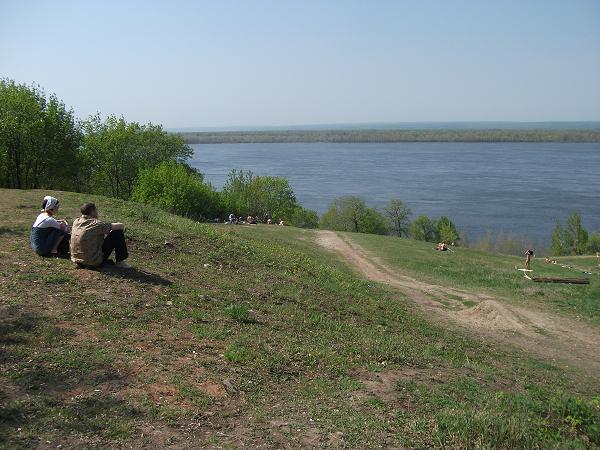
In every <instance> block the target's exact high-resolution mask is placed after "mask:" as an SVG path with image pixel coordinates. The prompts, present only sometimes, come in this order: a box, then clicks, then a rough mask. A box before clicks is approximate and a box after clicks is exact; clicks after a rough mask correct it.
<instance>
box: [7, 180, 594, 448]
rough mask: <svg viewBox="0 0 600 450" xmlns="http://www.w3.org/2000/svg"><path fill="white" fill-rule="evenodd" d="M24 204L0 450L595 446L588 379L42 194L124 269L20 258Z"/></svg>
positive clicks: (328, 285) (268, 264)
mask: <svg viewBox="0 0 600 450" xmlns="http://www.w3.org/2000/svg"><path fill="white" fill-rule="evenodd" d="M44 194H46V193H43V192H40V191H32V192H20V191H9V190H2V191H0V198H2V201H1V202H0V349H1V353H0V363H1V366H0V367H1V369H0V446H4V447H7V448H15V447H19V446H23V447H25V446H35V445H39V446H54V445H57V444H59V443H60V444H63V445H66V446H71V447H72V446H87V447H96V446H129V445H133V446H148V447H164V446H168V445H177V446H192V445H194V446H201V445H204V446H223V445H236V444H237V445H239V444H240V443H241V442H245V443H246V444H247V445H251V446H256V445H263V446H264V445H267V446H283V445H295V446H298V445H303V446H323V445H328V444H330V445H333V446H338V445H342V444H345V445H349V446H360V447H374V446H392V445H405V446H418V447H426V446H452V447H456V446H483V447H489V446H491V445H494V446H499V447H525V448H527V447H530V448H531V447H552V446H557V445H558V446H563V447H564V446H570V447H583V446H585V445H594V444H595V445H599V444H600V429H598V425H597V423H598V422H599V411H598V405H599V398H598V394H599V393H598V390H597V383H596V382H597V380H583V379H581V378H580V377H579V375H578V374H577V373H576V372H568V373H565V372H561V371H559V370H557V369H556V368H555V367H553V366H551V365H549V364H547V363H544V362H540V361H536V360H534V359H530V358H528V357H526V356H524V355H517V354H514V353H511V352H509V351H505V350H503V349H500V348H495V347H494V346H492V345H490V344H487V343H483V342H479V341H476V340H473V339H471V338H466V337H464V336H461V335H460V334H458V333H457V332H455V331H452V330H445V329H441V328H439V327H438V326H436V325H432V324H431V323H429V322H427V321H426V320H425V319H424V318H423V317H422V316H420V315H419V313H418V312H417V311H415V310H414V309H412V308H411V306H410V303H409V302H406V303H405V302H402V301H401V299H399V298H398V296H397V295H395V294H394V295H393V296H392V295H391V294H390V292H388V291H386V290H385V289H381V288H379V287H377V286H371V285H369V283H367V282H365V281H362V280H360V279H357V278H354V277H353V276H352V275H350V274H348V273H345V272H344V271H340V270H338V269H336V268H335V267H333V265H336V264H337V263H336V261H334V260H331V261H324V262H323V261H320V260H321V259H322V257H321V256H320V254H319V253H314V252H313V253H311V252H310V251H309V253H308V254H305V253H302V252H300V251H298V250H296V249H295V248H290V247H289V246H286V245H281V244H280V243H277V242H272V240H269V239H264V238H263V239H252V238H250V237H244V236H232V235H230V234H229V232H224V231H223V230H221V229H215V228H214V227H213V228H211V227H208V226H205V225H200V224H197V223H194V222H192V221H188V220H184V219H181V218H177V217H174V216H170V215H168V214H164V213H161V212H156V211H151V210H149V209H148V208H146V207H140V206H138V205H134V204H129V203H126V202H121V201H117V200H113V199H106V198H100V197H84V196H82V195H79V194H71V193H56V195H58V197H59V198H60V200H61V204H62V205H63V207H64V210H63V211H62V213H63V214H64V215H66V216H67V217H73V216H75V213H76V205H78V204H80V203H81V202H82V201H83V200H84V199H85V200H89V199H91V200H95V201H96V202H97V204H98V205H99V207H100V209H101V213H102V214H103V215H104V216H105V217H106V218H107V219H108V220H113V221H116V220H122V221H124V222H126V223H127V224H128V229H127V235H128V237H129V238H130V239H131V240H130V242H129V247H130V251H131V254H132V257H131V263H132V264H133V265H134V266H135V267H137V268H138V269H139V270H132V271H117V270H104V271H87V270H80V269H76V268H74V267H73V266H72V264H71V263H70V262H69V261H65V260H54V259H43V258H38V257H36V256H34V255H32V253H31V251H30V250H29V248H28V235H29V227H30V224H31V222H32V221H33V218H34V217H35V214H36V210H37V208H38V205H39V203H40V200H41V198H42V196H43V195H44ZM165 240H167V241H168V242H169V243H170V244H169V245H165V244H164V241H165ZM284 241H285V238H284Z"/></svg>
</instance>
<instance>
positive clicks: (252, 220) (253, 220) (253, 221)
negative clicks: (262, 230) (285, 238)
mask: <svg viewBox="0 0 600 450" xmlns="http://www.w3.org/2000/svg"><path fill="white" fill-rule="evenodd" d="M227 219H228V220H226V221H225V223H226V224H228V225H242V224H244V225H258V223H259V221H258V218H257V217H256V216H253V215H252V214H249V215H248V217H246V220H244V218H243V217H241V216H240V217H238V216H236V215H235V214H233V213H231V214H229V217H228V218H227ZM263 223H265V224H267V225H273V224H274V223H275V222H273V219H271V217H269V216H265V218H264V221H263ZM277 225H279V226H284V225H285V222H284V221H283V219H279V222H277Z"/></svg>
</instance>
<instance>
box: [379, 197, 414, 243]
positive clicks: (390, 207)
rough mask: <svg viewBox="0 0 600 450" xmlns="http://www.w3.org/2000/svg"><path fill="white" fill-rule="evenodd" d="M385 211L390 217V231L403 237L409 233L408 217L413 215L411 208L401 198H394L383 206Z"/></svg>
mask: <svg viewBox="0 0 600 450" xmlns="http://www.w3.org/2000/svg"><path fill="white" fill-rule="evenodd" d="M383 211H384V212H385V215H386V216H387V218H388V227H389V229H390V233H391V234H393V235H395V236H399V237H401V236H402V235H404V236H406V235H408V228H409V226H410V221H409V220H408V218H409V217H410V215H411V213H412V212H411V210H410V208H409V207H407V206H406V205H405V204H404V202H402V200H400V199H392V200H390V201H389V203H388V204H387V205H385V206H384V207H383Z"/></svg>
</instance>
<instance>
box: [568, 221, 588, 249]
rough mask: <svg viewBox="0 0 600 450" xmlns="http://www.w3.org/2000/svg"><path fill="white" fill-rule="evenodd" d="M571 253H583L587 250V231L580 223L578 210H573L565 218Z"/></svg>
mask: <svg viewBox="0 0 600 450" xmlns="http://www.w3.org/2000/svg"><path fill="white" fill-rule="evenodd" d="M565 231H566V235H567V236H568V243H569V245H570V247H571V254H575V255H583V254H584V253H585V252H586V250H587V241H588V233H587V231H586V230H585V228H583V225H582V224H581V216H580V215H579V212H577V211H574V212H573V213H571V215H570V216H569V218H568V219H567V225H566V227H565Z"/></svg>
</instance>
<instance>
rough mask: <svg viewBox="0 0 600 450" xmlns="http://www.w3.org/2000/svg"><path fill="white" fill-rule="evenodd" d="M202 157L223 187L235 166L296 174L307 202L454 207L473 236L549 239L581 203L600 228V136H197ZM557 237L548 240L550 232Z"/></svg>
mask: <svg viewBox="0 0 600 450" xmlns="http://www.w3.org/2000/svg"><path fill="white" fill-rule="evenodd" d="M192 147H193V148H194V150H195V154H194V158H193V160H192V165H193V166H194V167H196V168H198V169H199V170H200V171H201V172H202V173H204V174H205V176H206V179H207V181H209V182H211V183H212V184H213V185H214V186H215V187H217V188H221V187H222V186H223V184H224V182H225V180H226V178H227V174H228V172H229V171H230V170H231V169H239V168H243V169H248V170H252V171H253V172H254V173H255V174H259V175H274V176H282V177H285V178H287V179H288V180H289V181H290V183H291V185H292V187H293V189H294V192H295V193H296V196H297V197H298V200H299V201H300V202H301V203H302V204H303V205H304V206H305V207H307V208H310V209H314V210H316V211H317V212H319V213H323V212H324V211H325V210H326V209H327V207H328V205H329V202H330V201H331V200H332V199H333V198H335V197H338V196H341V195H359V196H362V197H364V198H365V199H366V200H367V203H369V204H370V205H373V206H381V205H384V204H385V203H386V202H387V201H388V200H389V199H391V198H400V199H402V200H403V201H404V202H405V203H407V204H408V206H409V207H410V208H411V209H412V211H413V217H414V216H416V215H418V214H427V215H428V216H434V217H438V216H441V215H446V216H448V217H450V218H451V219H452V220H454V221H455V222H456V224H457V226H458V227H459V228H460V229H462V230H465V231H466V232H467V235H468V236H469V237H471V238H474V237H477V236H480V235H482V234H484V233H485V231H486V230H493V231H497V230H499V229H500V228H502V229H503V230H504V231H505V232H508V231H513V232H515V233H517V234H519V235H526V236H529V237H531V238H534V239H535V240H537V241H542V242H544V241H548V240H549V238H550V235H551V233H552V230H553V229H554V225H555V223H556V219H560V220H561V221H563V222H564V221H565V220H566V218H567V217H568V215H569V214H570V213H571V212H572V211H573V210H579V211H580V213H581V215H582V219H583V224H584V226H585V227H586V228H587V229H588V231H600V144H572V143H565V144H561V143H429V142H426V143H422V142H419V143H385V144H324V143H308V144H303V143H300V144H218V145H206V144H198V145H192ZM544 243H547V242H544Z"/></svg>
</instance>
